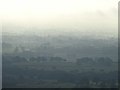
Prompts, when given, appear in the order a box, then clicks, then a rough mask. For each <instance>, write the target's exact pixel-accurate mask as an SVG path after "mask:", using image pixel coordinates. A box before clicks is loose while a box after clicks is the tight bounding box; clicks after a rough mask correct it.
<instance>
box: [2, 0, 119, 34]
mask: <svg viewBox="0 0 120 90" xmlns="http://www.w3.org/2000/svg"><path fill="white" fill-rule="evenodd" d="M118 1H119V0H1V1H0V2H1V5H0V6H2V10H1V11H2V24H3V26H7V25H8V26H9V25H13V26H14V25H18V26H25V27H27V28H40V29H38V30H39V31H40V30H42V29H55V30H58V31H60V30H67V31H75V30H77V31H81V32H82V31H83V32H84V31H87V32H92V33H96V32H110V33H114V34H115V35H117V25H118V24H117V21H118V15H117V14H118ZM4 28H5V27H4ZM7 30H8V31H10V32H11V31H24V30H25V29H18V30H16V29H15V30H14V29H12V30H11V29H7ZM29 30H30V29H29ZM31 30H32V29H31Z"/></svg>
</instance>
